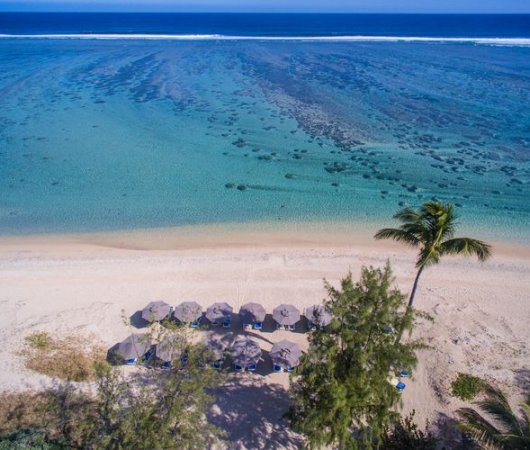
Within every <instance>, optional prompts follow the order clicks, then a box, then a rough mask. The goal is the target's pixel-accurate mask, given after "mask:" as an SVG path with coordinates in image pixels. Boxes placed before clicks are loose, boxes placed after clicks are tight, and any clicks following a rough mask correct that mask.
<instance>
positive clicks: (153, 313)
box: [142, 300, 171, 322]
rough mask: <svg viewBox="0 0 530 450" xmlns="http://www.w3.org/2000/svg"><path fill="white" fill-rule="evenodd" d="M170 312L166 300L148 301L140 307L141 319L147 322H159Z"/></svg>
mask: <svg viewBox="0 0 530 450" xmlns="http://www.w3.org/2000/svg"><path fill="white" fill-rule="evenodd" d="M170 312H171V306H170V305H168V304H167V303H166V302H163V301H160V300H157V301H154V302H151V303H149V304H148V305H147V306H146V307H145V308H144V309H142V319H144V320H145V321H147V322H160V321H161V320H163V319H165V318H166V317H167V316H168V315H169V313H170Z"/></svg>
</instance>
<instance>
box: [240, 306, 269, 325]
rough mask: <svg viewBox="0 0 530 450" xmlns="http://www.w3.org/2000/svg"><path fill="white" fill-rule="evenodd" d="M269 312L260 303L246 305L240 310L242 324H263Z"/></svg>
mask: <svg viewBox="0 0 530 450" xmlns="http://www.w3.org/2000/svg"><path fill="white" fill-rule="evenodd" d="M266 315H267V312H266V311H265V308H264V307H263V306H261V305H260V304H259V303H246V304H244V305H243V306H242V307H241V308H240V309H239V316H240V317H241V322H243V323H244V324H249V323H256V322H263V321H264V320H265V316H266Z"/></svg>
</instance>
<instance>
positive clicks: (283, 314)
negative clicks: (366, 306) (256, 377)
mask: <svg viewBox="0 0 530 450" xmlns="http://www.w3.org/2000/svg"><path fill="white" fill-rule="evenodd" d="M232 313H233V308H232V307H231V306H230V305H229V304H228V303H224V302H223V303H214V304H213V305H211V306H209V307H208V308H207V309H206V313H205V314H204V316H205V317H206V319H208V321H209V322H210V323H212V324H223V325H224V326H227V327H229V326H230V324H231V321H232ZM266 315H267V312H266V310H265V308H264V307H263V306H262V305H260V304H259V303H246V304H244V305H243V306H241V308H240V310H239V316H240V318H241V321H242V323H243V324H244V325H251V326H253V327H254V328H257V329H261V327H262V324H263V321H264V320H265V316H266ZM170 316H172V317H173V318H174V319H175V320H177V321H178V322H180V323H188V324H190V325H192V326H198V323H199V320H200V319H201V317H202V308H201V306H200V305H199V304H198V303H196V302H183V303H181V304H180V305H178V306H176V307H175V308H172V307H171V306H170V305H168V304H167V303H166V302H163V301H154V302H151V303H149V304H148V305H147V306H146V307H145V308H144V309H143V310H142V318H143V319H144V320H146V321H148V322H159V321H161V320H164V319H165V318H167V317H170ZM305 316H306V318H307V320H308V325H309V327H310V328H311V327H312V326H319V327H323V326H326V325H329V323H330V322H331V314H330V313H329V312H328V311H327V310H326V309H325V308H324V306H323V305H313V306H311V307H309V308H307V309H306V312H305ZM272 318H273V319H274V320H275V321H276V323H277V324H278V326H279V327H287V328H289V329H292V328H293V327H294V326H295V324H296V323H297V322H298V321H300V318H301V314H300V311H299V310H298V309H297V308H296V307H295V306H293V305H290V304H282V305H279V306H277V307H276V308H274V310H273V312H272Z"/></svg>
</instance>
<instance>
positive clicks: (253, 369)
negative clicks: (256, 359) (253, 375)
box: [247, 364, 257, 372]
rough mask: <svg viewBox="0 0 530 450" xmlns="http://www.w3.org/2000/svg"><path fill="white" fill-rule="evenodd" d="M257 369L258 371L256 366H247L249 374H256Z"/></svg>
mask: <svg viewBox="0 0 530 450" xmlns="http://www.w3.org/2000/svg"><path fill="white" fill-rule="evenodd" d="M256 369H257V366H256V364H249V365H248V366H247V370H248V371H249V372H255V371H256Z"/></svg>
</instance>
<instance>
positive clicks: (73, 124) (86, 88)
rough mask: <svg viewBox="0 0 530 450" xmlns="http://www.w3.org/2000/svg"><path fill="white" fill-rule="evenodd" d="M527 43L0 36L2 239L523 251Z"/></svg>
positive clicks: (529, 214)
mask: <svg viewBox="0 0 530 450" xmlns="http://www.w3.org/2000/svg"><path fill="white" fill-rule="evenodd" d="M529 183H530V47H520V46H494V45H476V44H473V43H464V42H462V43H447V42H421V43H420V42H302V41H300V42H288V41H259V40H257V41H219V40H214V39H212V40H206V41H199V40H183V41H164V40H140V39H139V40H133V39H127V40H125V39H124V40H119V39H116V40H90V39H88V40H75V39H71V40H60V39H57V40H55V39H24V40H22V39H2V40H0V233H1V234H3V235H12V234H33V233H63V232H88V231H90V232H92V231H106V230H120V229H134V228H146V227H165V226H179V225H193V224H211V223H216V224H219V223H234V222H240V223H244V222H268V223H270V222H276V223H278V224H280V223H293V222H295V223H298V222H300V223H304V222H306V221H317V222H318V221H322V222H323V223H330V222H334V221H340V222H344V221H346V222H352V223H361V222H362V223H374V222H377V223H381V225H383V224H390V223H391V221H390V217H391V215H392V214H393V213H394V212H395V211H396V210H397V209H398V208H400V207H402V206H405V205H410V206H417V205H419V204H420V203H421V202H423V201H425V200H427V199H430V198H437V199H439V200H442V201H447V202H452V203H454V204H455V205H457V210H458V213H459V215H460V216H461V222H462V225H463V228H464V229H465V230H466V231H468V230H469V231H471V232H475V233H480V235H481V236H484V237H488V238H495V239H499V240H517V241H528V240H529V238H530V221H529V219H530V197H529Z"/></svg>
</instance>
